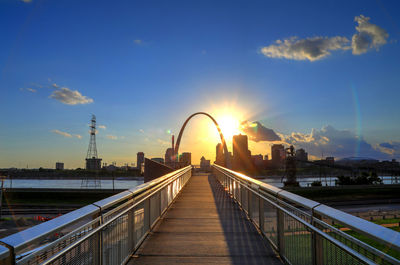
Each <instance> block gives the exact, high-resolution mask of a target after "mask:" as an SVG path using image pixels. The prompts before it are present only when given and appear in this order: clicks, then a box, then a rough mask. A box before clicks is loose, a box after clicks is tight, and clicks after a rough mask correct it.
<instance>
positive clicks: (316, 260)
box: [311, 208, 324, 265]
mask: <svg viewBox="0 0 400 265" xmlns="http://www.w3.org/2000/svg"><path fill="white" fill-rule="evenodd" d="M320 218H321V216H320V215H318V214H316V213H315V212H314V208H313V209H312V217H311V224H312V225H313V226H314V227H317V228H319V227H318V224H317V223H316V222H315V221H314V219H320ZM323 240H324V239H323V238H322V237H321V236H320V235H318V234H317V233H316V232H315V231H312V232H311V250H312V252H311V255H312V256H311V257H312V263H313V265H322V264H324V249H323Z"/></svg>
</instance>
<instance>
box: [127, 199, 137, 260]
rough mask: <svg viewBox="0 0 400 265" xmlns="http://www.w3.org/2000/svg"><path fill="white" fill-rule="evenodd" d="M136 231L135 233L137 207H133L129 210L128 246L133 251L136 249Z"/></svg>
mask: <svg viewBox="0 0 400 265" xmlns="http://www.w3.org/2000/svg"><path fill="white" fill-rule="evenodd" d="M132 204H133V202H132ZM134 233H135V208H132V209H131V210H130V211H129V212H128V247H129V249H130V251H131V252H132V253H133V251H135V236H134Z"/></svg>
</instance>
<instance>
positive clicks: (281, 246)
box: [276, 208, 285, 257]
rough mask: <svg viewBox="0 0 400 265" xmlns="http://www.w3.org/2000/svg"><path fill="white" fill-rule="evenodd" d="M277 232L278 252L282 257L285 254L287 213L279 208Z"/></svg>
mask: <svg viewBox="0 0 400 265" xmlns="http://www.w3.org/2000/svg"><path fill="white" fill-rule="evenodd" d="M276 210H277V215H276V216H277V219H276V226H277V230H278V231H277V233H278V252H279V255H280V256H281V257H284V256H285V215H284V213H283V212H282V211H281V210H280V209H279V208H277V209H276Z"/></svg>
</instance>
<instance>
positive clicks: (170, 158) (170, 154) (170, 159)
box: [165, 147, 174, 167]
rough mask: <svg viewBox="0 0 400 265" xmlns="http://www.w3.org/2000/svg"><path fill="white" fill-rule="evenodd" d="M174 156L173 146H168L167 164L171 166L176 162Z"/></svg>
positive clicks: (166, 152) (166, 153)
mask: <svg viewBox="0 0 400 265" xmlns="http://www.w3.org/2000/svg"><path fill="white" fill-rule="evenodd" d="M173 158H174V149H173V148H172V147H170V148H167V150H166V151H165V164H166V165H167V166H169V167H172V165H173V162H174V160H173Z"/></svg>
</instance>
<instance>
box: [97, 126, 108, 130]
mask: <svg viewBox="0 0 400 265" xmlns="http://www.w3.org/2000/svg"><path fill="white" fill-rule="evenodd" d="M97 127H99V128H100V129H103V130H105V129H107V127H106V126H105V125H99V126H97Z"/></svg>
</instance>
